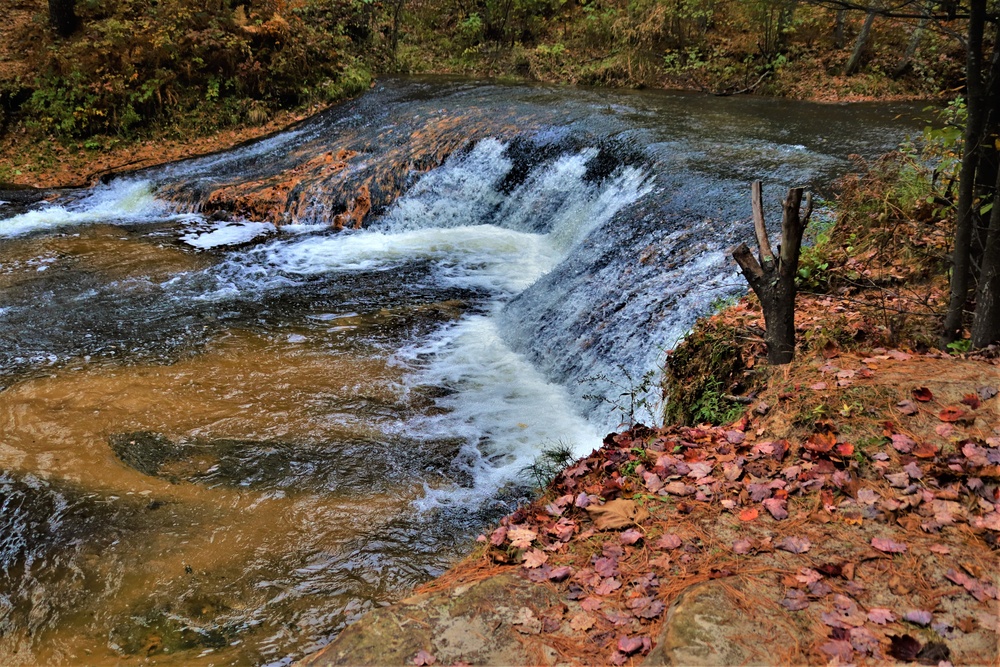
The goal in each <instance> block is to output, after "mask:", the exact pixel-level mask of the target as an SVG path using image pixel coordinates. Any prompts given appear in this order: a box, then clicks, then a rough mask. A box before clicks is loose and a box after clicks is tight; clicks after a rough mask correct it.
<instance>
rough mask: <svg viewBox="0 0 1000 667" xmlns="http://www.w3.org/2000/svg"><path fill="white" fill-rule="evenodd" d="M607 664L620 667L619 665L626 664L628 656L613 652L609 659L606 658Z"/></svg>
mask: <svg viewBox="0 0 1000 667" xmlns="http://www.w3.org/2000/svg"><path fill="white" fill-rule="evenodd" d="M608 662H610V663H611V664H612V665H614V666H615V667H621V665H624V664H625V663H626V662H628V656H627V655H625V654H624V653H622V652H621V651H614V652H612V653H611V657H610V658H608Z"/></svg>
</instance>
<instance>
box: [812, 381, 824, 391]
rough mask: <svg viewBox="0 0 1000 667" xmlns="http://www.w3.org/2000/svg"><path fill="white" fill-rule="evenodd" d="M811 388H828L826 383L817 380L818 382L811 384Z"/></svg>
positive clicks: (821, 389)
mask: <svg viewBox="0 0 1000 667" xmlns="http://www.w3.org/2000/svg"><path fill="white" fill-rule="evenodd" d="M809 388H810V389H812V390H813V391H823V390H824V389H826V383H825V382H817V383H816V384H813V385H809Z"/></svg>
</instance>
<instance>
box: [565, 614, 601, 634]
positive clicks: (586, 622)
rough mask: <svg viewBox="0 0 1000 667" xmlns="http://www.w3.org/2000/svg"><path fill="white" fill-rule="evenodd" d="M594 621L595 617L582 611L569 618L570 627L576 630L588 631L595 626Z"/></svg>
mask: <svg viewBox="0 0 1000 667" xmlns="http://www.w3.org/2000/svg"><path fill="white" fill-rule="evenodd" d="M594 623H596V621H595V620H594V617H593V616H591V615H590V614H588V613H586V612H582V611H581V612H580V613H578V614H576V615H574V616H573V618H571V619H569V627H570V629H571V630H573V631H574V632H586V631H587V630H590V629H591V628H592V627H594Z"/></svg>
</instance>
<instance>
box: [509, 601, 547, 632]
mask: <svg viewBox="0 0 1000 667" xmlns="http://www.w3.org/2000/svg"><path fill="white" fill-rule="evenodd" d="M511 625H513V626H515V628H514V629H515V630H517V631H518V632H520V633H522V634H526V635H537V634H538V633H539V632H541V631H542V621H541V619H539V618H536V617H535V612H533V611H531V610H530V609H528V608H527V607H521V608H520V609H519V610H518V612H517V614H516V615H515V616H514V620H513V621H511Z"/></svg>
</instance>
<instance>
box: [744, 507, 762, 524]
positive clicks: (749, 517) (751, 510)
mask: <svg viewBox="0 0 1000 667" xmlns="http://www.w3.org/2000/svg"><path fill="white" fill-rule="evenodd" d="M759 515H760V510H758V509H757V508H756V507H747V508H746V509H743V510H740V521H753V520H754V519H756V518H757V517H758V516H759Z"/></svg>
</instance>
